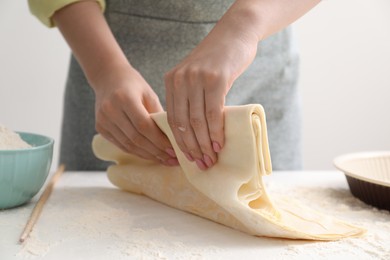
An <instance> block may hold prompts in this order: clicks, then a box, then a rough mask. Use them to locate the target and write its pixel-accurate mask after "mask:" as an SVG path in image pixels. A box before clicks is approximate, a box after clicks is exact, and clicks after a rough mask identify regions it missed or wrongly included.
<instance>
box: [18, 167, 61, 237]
mask: <svg viewBox="0 0 390 260" xmlns="http://www.w3.org/2000/svg"><path fill="white" fill-rule="evenodd" d="M64 170H65V166H64V165H63V164H61V165H60V166H59V167H58V169H57V171H56V173H55V174H54V175H53V177H52V178H51V180H50V182H49V184H48V185H47V186H46V188H45V190H44V191H43V193H42V194H41V196H40V197H39V200H38V202H37V204H36V205H35V207H34V209H33V211H32V212H31V215H30V218H29V220H28V222H27V224H26V226H25V227H24V230H23V233H22V235H21V236H20V238H19V243H23V242H24V241H25V240H26V238H27V237H28V235H29V234H30V232H31V230H32V229H33V227H34V225H35V223H36V222H37V220H38V218H39V215H40V214H41V211H42V209H43V206H44V205H45V203H46V201H47V199H48V198H49V196H50V194H51V192H52V190H53V187H54V185H55V183H56V182H57V181H58V179H59V178H60V176H61V174H62V173H63V172H64Z"/></svg>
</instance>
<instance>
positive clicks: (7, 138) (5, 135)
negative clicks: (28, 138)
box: [0, 125, 31, 150]
mask: <svg viewBox="0 0 390 260" xmlns="http://www.w3.org/2000/svg"><path fill="white" fill-rule="evenodd" d="M29 147H31V145H29V144H28V143H26V142H25V141H23V140H22V138H20V136H19V134H17V133H15V132H14V131H12V130H10V129H8V128H7V127H5V126H2V125H0V150H13V149H23V148H29Z"/></svg>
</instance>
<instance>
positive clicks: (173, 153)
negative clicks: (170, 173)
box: [165, 148, 176, 158]
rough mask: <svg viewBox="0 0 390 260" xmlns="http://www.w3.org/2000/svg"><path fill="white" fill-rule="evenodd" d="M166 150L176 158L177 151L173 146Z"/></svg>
mask: <svg viewBox="0 0 390 260" xmlns="http://www.w3.org/2000/svg"><path fill="white" fill-rule="evenodd" d="M165 152H166V153H167V154H169V156H171V157H173V158H176V153H175V151H174V150H173V149H172V148H167V149H166V150H165Z"/></svg>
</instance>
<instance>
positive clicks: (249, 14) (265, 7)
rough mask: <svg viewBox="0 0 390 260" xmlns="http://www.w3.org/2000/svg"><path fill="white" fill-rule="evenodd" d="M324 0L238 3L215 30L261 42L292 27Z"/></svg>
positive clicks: (249, 0)
mask: <svg viewBox="0 0 390 260" xmlns="http://www.w3.org/2000/svg"><path fill="white" fill-rule="evenodd" d="M319 2H320V0H237V1H236V2H235V3H234V4H233V5H232V6H231V7H230V8H229V10H228V11H227V12H226V13H225V15H224V16H223V17H222V18H221V19H220V21H219V22H218V23H217V25H216V27H215V28H214V29H215V30H216V31H218V30H219V28H218V27H221V30H224V31H225V32H227V33H229V31H230V32H234V33H235V34H236V37H242V38H243V39H244V40H247V41H256V42H259V41H261V40H263V39H265V38H267V37H268V36H270V35H272V34H274V33H276V32H278V31H279V30H281V29H283V28H284V27H286V26H288V25H289V24H291V23H292V22H294V21H295V20H297V19H298V18H300V17H301V16H302V15H304V14H305V13H306V12H308V11H309V10H310V9H311V8H313V7H314V6H315V5H317V4H318V3H319Z"/></svg>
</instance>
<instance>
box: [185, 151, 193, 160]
mask: <svg viewBox="0 0 390 260" xmlns="http://www.w3.org/2000/svg"><path fill="white" fill-rule="evenodd" d="M184 155H185V156H186V157H187V159H188V160H189V161H191V162H193V161H194V158H193V157H192V156H191V154H189V153H184Z"/></svg>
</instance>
